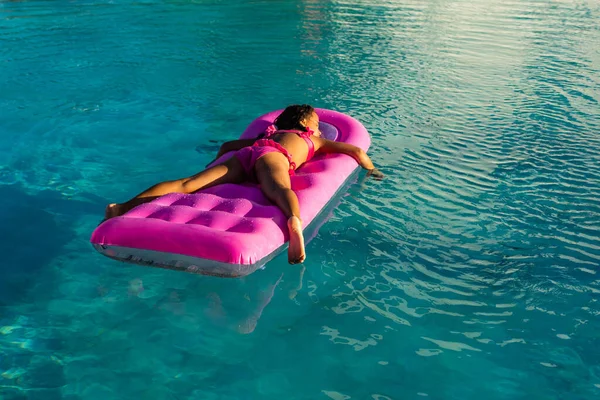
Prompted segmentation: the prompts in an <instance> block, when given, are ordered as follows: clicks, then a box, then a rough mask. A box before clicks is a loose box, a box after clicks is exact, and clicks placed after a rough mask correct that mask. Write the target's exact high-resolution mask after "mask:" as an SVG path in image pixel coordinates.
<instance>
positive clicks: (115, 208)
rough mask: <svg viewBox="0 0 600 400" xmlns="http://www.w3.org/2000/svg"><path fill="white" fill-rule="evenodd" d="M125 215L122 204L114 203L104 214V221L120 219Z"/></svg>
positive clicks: (108, 206)
mask: <svg viewBox="0 0 600 400" xmlns="http://www.w3.org/2000/svg"><path fill="white" fill-rule="evenodd" d="M121 214H123V207H121V205H120V204H116V203H112V204H109V205H107V206H106V211H105V212H104V220H105V221H106V220H107V219H110V218H114V217H118V216H119V215H121Z"/></svg>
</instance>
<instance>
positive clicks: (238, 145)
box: [217, 138, 258, 158]
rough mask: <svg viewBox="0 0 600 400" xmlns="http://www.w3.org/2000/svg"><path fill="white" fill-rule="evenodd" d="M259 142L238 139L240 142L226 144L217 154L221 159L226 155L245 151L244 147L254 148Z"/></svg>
mask: <svg viewBox="0 0 600 400" xmlns="http://www.w3.org/2000/svg"><path fill="white" fill-rule="evenodd" d="M257 140H258V139H257V138H253V139H238V140H231V141H229V142H225V143H223V144H222V145H221V148H220V149H219V152H218V153H217V158H219V157H221V156H222V155H223V154H225V153H229V152H230V151H235V150H239V149H243V148H244V147H248V146H252V145H253V144H254V142H256V141H257Z"/></svg>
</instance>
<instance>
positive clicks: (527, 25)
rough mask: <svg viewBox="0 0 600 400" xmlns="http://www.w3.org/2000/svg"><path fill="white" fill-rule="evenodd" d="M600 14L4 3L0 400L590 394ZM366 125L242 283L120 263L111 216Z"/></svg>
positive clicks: (599, 289) (515, 6)
mask: <svg viewBox="0 0 600 400" xmlns="http://www.w3.org/2000/svg"><path fill="white" fill-rule="evenodd" d="M598 26H600V6H599V5H598V4H597V3H596V2H592V1H585V0H583V1H571V2H566V1H557V2H545V1H512V2H505V1H485V0H475V1H465V0H456V1H450V0H439V1H425V0H414V1H403V2H399V1H382V2H374V1H366V2H360V3H359V4H356V2H350V1H329V2H320V1H316V0H314V1H289V2H288V1H277V2H274V1H263V0H256V1H229V2H221V1H214V0H213V1H199V0H198V1H165V2H158V1H136V2H133V1H129V0H125V1H118V0H117V1H109V2H100V1H94V0H89V1H70V2H66V1H56V2H45V1H22V2H9V1H3V2H0V32H2V41H1V42H0V132H1V135H0V160H1V161H2V162H1V163H0V191H1V195H0V202H1V204H2V212H1V213H0V216H1V218H2V220H1V222H2V223H1V224H0V229H1V233H2V235H1V237H2V242H1V244H0V248H1V250H2V254H3V260H2V263H0V274H1V275H0V276H2V278H1V279H0V398H3V399H11V400H12V399H45V400H53V399H63V398H64V399H71V400H73V399H131V398H140V399H253V398H256V399H271V398H272V399H279V398H297V399H304V398H306V399H314V398H323V399H336V400H337V399H348V398H351V399H365V398H372V399H388V398H391V399H407V398H422V397H425V398H431V399H454V398H456V399H479V398H481V397H484V396H485V397H486V398H487V399H490V400H496V399H521V398H528V399H548V398H564V399H587V398H594V397H597V396H598V395H600V350H599V349H600V340H599V336H598V333H597V332H598V330H599V328H600V323H599V322H598V315H599V313H600V304H599V299H600V296H599V294H600V279H598V265H599V264H600V237H599V236H600V201H599V198H600V156H599V154H600V136H599V135H598V132H600V107H599V106H598V103H599V101H600V91H599V90H598V88H599V87H600V86H599V83H600V53H599V52H598V46H597V43H600V29H599V28H598ZM296 102H308V103H311V104H314V105H315V106H319V107H323V108H330V109H336V110H339V111H341V112H344V113H348V114H350V115H352V116H354V117H355V118H357V119H359V120H360V121H361V122H362V123H363V124H364V125H365V126H366V127H367V129H368V130H369V131H370V133H371V135H372V137H373V145H372V147H371V151H370V154H371V156H372V158H373V159H374V161H375V162H376V163H377V164H378V166H380V167H381V169H382V170H383V171H384V172H385V173H386V175H387V177H386V179H385V180H384V181H382V182H375V181H371V180H368V179H367V180H365V179H364V175H361V176H359V177H358V178H357V180H356V182H355V183H354V184H353V185H352V186H351V187H350V188H349V190H348V194H347V196H345V197H344V198H343V199H342V201H341V204H340V205H339V206H338V207H336V208H335V209H334V210H333V212H332V216H331V218H330V220H329V221H328V222H327V223H326V224H324V225H323V226H322V227H321V229H320V230H319V233H318V235H317V236H316V237H315V238H314V240H312V241H311V242H310V244H309V245H308V246H307V255H308V259H307V262H306V263H305V265H304V267H305V269H303V268H302V267H299V266H289V265H287V263H286V257H285V254H282V255H281V256H279V257H278V258H277V259H275V260H274V261H272V262H271V263H270V264H269V265H268V267H267V268H266V269H265V270H262V271H257V272H256V273H254V274H252V275H250V276H248V277H246V278H244V279H239V280H224V279H218V278H210V277H198V276H195V275H187V274H183V273H177V272H172V271H164V270H157V269H150V268H144V267H139V266H129V265H124V264H120V263H116V262H114V261H111V260H109V259H105V258H104V257H102V256H100V255H99V254H97V253H96V252H95V251H94V250H93V249H92V248H91V246H90V244H89V241H88V240H89V235H90V233H91V231H92V230H93V229H94V227H95V226H96V225H97V224H98V222H99V221H100V219H101V217H102V213H103V209H104V206H105V205H106V204H107V203H108V202H112V201H122V200H125V199H127V198H128V197H130V196H131V195H133V194H135V193H137V192H139V191H140V190H142V189H144V188H146V187H147V186H149V185H150V184H152V183H154V182H155V181H157V180H161V179H168V178H172V177H178V176H181V175H186V174H190V173H193V172H195V171H196V170H197V169H198V168H201V167H202V166H204V165H205V164H206V163H207V162H208V161H209V160H211V159H212V158H213V157H214V154H215V153H216V151H217V149H218V146H219V143H220V142H221V141H223V140H227V139H233V138H236V137H237V136H238V135H239V133H240V132H241V131H242V130H243V129H244V128H245V127H246V125H247V124H248V123H249V122H250V121H251V120H253V119H254V118H255V117H256V116H258V115H260V114H262V113H264V112H267V111H270V110H272V109H276V108H280V107H282V106H285V105H287V104H290V103H296Z"/></svg>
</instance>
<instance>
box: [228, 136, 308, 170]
mask: <svg viewBox="0 0 600 400" xmlns="http://www.w3.org/2000/svg"><path fill="white" fill-rule="evenodd" d="M274 152H277V153H281V154H283V155H284V156H286V157H287V159H288V161H289V162H290V175H293V174H294V169H296V164H295V163H294V162H293V161H292V155H291V154H290V153H289V152H288V151H287V150H286V149H285V148H284V147H283V146H282V145H280V144H279V143H277V142H275V141H274V140H271V139H260V140H257V141H256V142H255V143H254V144H253V145H252V146H248V147H244V148H243V149H240V150H238V151H237V152H236V153H235V157H236V158H237V159H238V160H240V163H242V167H243V168H244V170H245V171H246V174H248V175H250V174H251V173H252V169H253V168H254V165H255V164H256V161H257V160H258V159H259V158H261V157H263V156H264V155H266V154H269V153H274Z"/></svg>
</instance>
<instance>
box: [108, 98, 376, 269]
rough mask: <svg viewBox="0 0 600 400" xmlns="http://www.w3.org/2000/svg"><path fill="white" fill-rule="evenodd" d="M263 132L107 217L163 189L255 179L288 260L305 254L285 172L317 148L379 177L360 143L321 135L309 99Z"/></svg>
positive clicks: (190, 190)
mask: <svg viewBox="0 0 600 400" xmlns="http://www.w3.org/2000/svg"><path fill="white" fill-rule="evenodd" d="M275 125H276V126H277V129H276V128H275V126H273V125H272V126H270V127H269V129H267V131H266V132H265V134H264V135H262V137H259V138H256V139H241V140H234V141H231V142H226V143H224V144H223V145H222V146H221V149H220V150H219V154H218V155H217V158H218V157H220V156H221V155H223V154H225V153H227V152H229V151H236V153H234V157H231V158H230V159H228V160H226V161H224V162H222V163H220V164H218V165H215V166H213V167H210V168H207V169H205V170H204V171H202V172H199V173H197V174H196V175H192V176H190V177H187V178H182V179H176V180H172V181H166V182H161V183H159V184H156V185H154V186H152V187H151V188H149V189H147V190H145V191H143V192H142V193H140V194H138V195H137V196H135V197H134V198H132V199H131V200H129V201H127V202H125V203H120V204H109V205H108V206H107V207H106V218H107V219H108V218H113V217H116V216H119V215H122V214H124V213H126V212H127V211H129V210H131V209H132V208H134V207H136V206H138V205H140V204H142V203H146V202H148V201H151V200H153V199H155V198H157V197H160V196H162V195H165V194H167V193H173V192H178V193H193V192H196V191H198V190H201V189H206V188H208V187H211V186H215V185H220V184H223V183H241V182H245V181H254V182H258V184H259V185H260V188H261V190H262V191H263V193H264V194H265V196H266V197H267V198H268V199H269V200H271V201H272V202H274V203H275V204H277V206H278V207H279V208H280V209H281V211H282V212H283V214H284V215H285V216H286V218H287V219H288V220H287V226H288V230H289V237H290V243H289V248H288V261H289V263H290V264H297V263H302V262H304V260H305V259H306V255H305V250H304V237H303V235H302V221H301V220H300V207H299V204H298V197H297V196H296V194H295V193H294V191H293V190H292V188H291V182H290V175H292V174H293V173H294V170H295V169H296V168H297V167H299V166H301V165H302V164H303V163H305V162H306V161H308V160H310V159H311V158H312V157H313V156H314V155H315V154H316V153H343V154H347V155H349V156H351V157H353V158H354V159H355V160H356V161H357V162H358V163H359V164H360V166H361V167H363V168H365V169H367V170H369V173H370V174H371V175H373V176H374V177H376V178H382V177H383V175H382V174H381V172H379V171H378V170H377V169H376V168H375V167H374V166H373V163H372V162H371V159H370V158H369V156H367V154H366V153H365V152H364V151H363V150H362V149H361V148H359V147H356V146H353V145H351V144H347V143H340V142H335V141H332V140H327V139H323V138H321V137H320V136H321V132H320V131H319V116H318V115H317V113H316V112H315V109H314V108H313V107H311V106H310V105H307V104H303V105H292V106H289V107H287V108H286V109H285V110H284V111H283V112H282V113H281V114H280V115H279V116H278V117H277V118H276V119H275Z"/></svg>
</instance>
